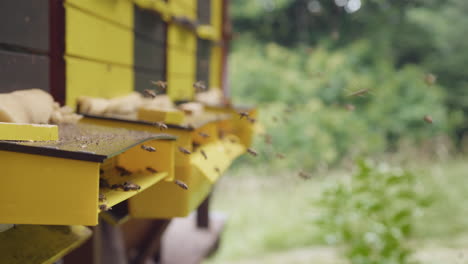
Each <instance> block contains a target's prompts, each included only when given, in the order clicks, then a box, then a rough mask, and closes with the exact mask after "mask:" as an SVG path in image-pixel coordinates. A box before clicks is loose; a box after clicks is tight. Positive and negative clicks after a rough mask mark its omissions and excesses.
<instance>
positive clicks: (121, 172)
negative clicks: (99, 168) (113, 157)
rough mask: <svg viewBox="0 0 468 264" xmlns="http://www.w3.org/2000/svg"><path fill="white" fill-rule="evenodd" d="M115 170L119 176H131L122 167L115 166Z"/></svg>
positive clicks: (129, 172) (130, 173)
mask: <svg viewBox="0 0 468 264" xmlns="http://www.w3.org/2000/svg"><path fill="white" fill-rule="evenodd" d="M115 169H116V170H117V171H118V172H119V173H120V176H122V177H123V176H130V175H132V172H131V171H129V170H127V169H126V168H124V167H122V166H115Z"/></svg>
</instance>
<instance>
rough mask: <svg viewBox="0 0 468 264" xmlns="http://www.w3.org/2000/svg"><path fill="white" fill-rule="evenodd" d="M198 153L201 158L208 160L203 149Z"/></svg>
mask: <svg viewBox="0 0 468 264" xmlns="http://www.w3.org/2000/svg"><path fill="white" fill-rule="evenodd" d="M200 153H201V154H202V156H203V157H204V158H205V159H206V160H207V159H208V156H207V155H206V153H205V151H204V150H203V149H201V150H200Z"/></svg>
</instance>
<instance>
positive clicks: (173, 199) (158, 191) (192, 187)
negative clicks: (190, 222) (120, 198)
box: [129, 166, 212, 218]
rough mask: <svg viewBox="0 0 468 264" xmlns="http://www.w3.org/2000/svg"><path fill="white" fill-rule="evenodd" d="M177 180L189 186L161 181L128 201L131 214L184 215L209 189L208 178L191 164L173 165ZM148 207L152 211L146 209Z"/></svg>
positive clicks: (168, 216) (153, 216)
mask: <svg viewBox="0 0 468 264" xmlns="http://www.w3.org/2000/svg"><path fill="white" fill-rule="evenodd" d="M176 179H178V180H180V181H182V182H184V183H186V184H187V185H188V187H189V189H188V190H184V189H182V188H180V187H179V186H178V185H176V184H175V183H174V182H160V183H158V184H156V185H154V186H152V187H151V188H149V189H147V190H146V191H144V192H142V193H141V194H139V195H137V196H135V197H132V198H131V199H130V200H129V204H130V214H131V215H132V217H135V218H173V217H185V216H187V215H189V214H190V212H192V211H193V210H194V209H195V208H197V207H198V206H199V205H200V203H201V202H203V200H204V199H205V198H206V197H207V195H208V194H209V193H210V191H211V188H212V184H211V182H210V181H209V180H208V178H206V177H205V176H203V175H201V174H200V173H199V172H198V171H197V170H196V169H195V168H194V167H191V166H179V167H176ZM155 201H157V202H155ZM148 207H151V208H153V209H154V210H151V211H150V210H147V208H148Z"/></svg>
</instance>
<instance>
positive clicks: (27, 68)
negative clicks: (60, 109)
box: [0, 50, 50, 93]
mask: <svg viewBox="0 0 468 264" xmlns="http://www.w3.org/2000/svg"><path fill="white" fill-rule="evenodd" d="M49 84H50V83H49V58H47V57H46V56H42V55H32V54H25V53H16V52H9V51H2V50H0V93H8V92H12V91H15V90H24V89H30V88H39V89H42V90H45V91H49Z"/></svg>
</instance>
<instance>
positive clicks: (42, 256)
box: [0, 225, 92, 264]
mask: <svg viewBox="0 0 468 264" xmlns="http://www.w3.org/2000/svg"><path fill="white" fill-rule="evenodd" d="M91 233H92V232H91V230H90V229H88V228H86V227H84V226H40V225H19V226H16V227H15V228H11V229H9V230H7V231H5V232H2V233H0V263H5V264H6V263H8V264H25V263H27V264H52V263H54V262H55V261H57V260H59V259H60V258H62V257H63V256H65V255H66V254H67V253H68V252H70V251H72V250H73V249H75V248H77V247H78V246H79V245H81V244H82V243H83V242H85V241H86V240H87V239H88V238H89V237H90V236H91Z"/></svg>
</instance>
